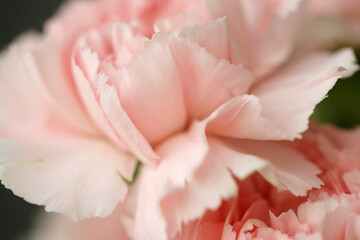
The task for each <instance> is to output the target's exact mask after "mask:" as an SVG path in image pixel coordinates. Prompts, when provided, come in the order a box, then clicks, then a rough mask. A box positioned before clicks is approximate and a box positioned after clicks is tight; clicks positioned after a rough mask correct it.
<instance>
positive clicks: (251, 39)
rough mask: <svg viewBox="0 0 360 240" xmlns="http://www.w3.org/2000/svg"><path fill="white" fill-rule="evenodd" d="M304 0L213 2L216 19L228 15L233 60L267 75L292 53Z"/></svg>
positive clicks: (212, 0) (222, 0)
mask: <svg viewBox="0 0 360 240" xmlns="http://www.w3.org/2000/svg"><path fill="white" fill-rule="evenodd" d="M303 2H304V1H301V0H300V1H298V0H297V1H286V0H285V1H267V0H254V1H245V0H209V1H208V6H209V9H210V12H211V13H212V14H213V16H214V17H223V16H225V17H226V18H227V21H228V25H229V31H230V36H231V57H232V61H233V62H234V63H242V64H244V65H245V67H246V68H249V69H250V70H251V71H252V72H254V74H255V76H256V77H258V76H263V75H265V74H267V73H269V72H271V70H274V69H275V68H276V67H278V66H279V65H281V64H282V63H283V62H284V61H285V60H286V59H287V58H288V57H289V55H290V54H291V52H292V48H293V46H294V44H295V40H296V36H297V31H298V30H299V26H300V23H301V20H302V17H303V15H304V6H303V5H304V4H302V3H303Z"/></svg>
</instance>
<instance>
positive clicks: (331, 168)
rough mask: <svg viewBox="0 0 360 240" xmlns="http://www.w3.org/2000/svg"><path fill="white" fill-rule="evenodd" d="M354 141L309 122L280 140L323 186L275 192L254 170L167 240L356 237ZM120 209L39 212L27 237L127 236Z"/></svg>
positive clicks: (359, 224)
mask: <svg viewBox="0 0 360 240" xmlns="http://www.w3.org/2000/svg"><path fill="white" fill-rule="evenodd" d="M359 141H360V129H358V130H352V131H344V130H339V129H335V128H333V127H329V126H324V127H319V126H316V125H312V126H311V129H310V130H308V131H307V132H306V133H305V134H304V138H303V139H302V140H296V141H295V142H294V143H284V144H285V146H286V148H290V149H294V150H297V151H298V152H299V154H303V156H305V157H306V158H307V159H308V161H312V162H314V163H315V164H316V165H317V166H318V167H319V168H320V169H321V170H322V173H321V174H320V175H319V176H320V179H321V180H322V181H323V182H324V184H323V185H322V186H321V188H320V189H314V190H310V191H308V192H307V194H306V196H302V197H297V196H294V195H293V194H291V193H290V192H289V191H279V190H278V189H277V188H276V187H274V186H272V185H271V184H269V183H268V182H267V181H266V180H265V179H264V178H263V177H262V176H261V175H260V174H258V173H255V174H253V175H251V176H249V177H248V178H247V179H246V180H240V181H237V186H238V188H239V191H238V193H237V194H236V196H234V197H233V198H230V199H228V200H225V201H222V203H221V205H220V206H219V207H218V208H216V209H214V210H208V211H206V213H205V214H204V215H203V216H201V217H200V218H198V219H195V220H193V221H191V222H189V223H187V224H184V225H182V231H181V232H180V233H178V234H177V236H175V237H174V238H169V239H176V240H184V239H186V240H192V239H194V240H195V239H196V240H202V239H206V240H212V239H214V240H215V239H223V240H242V239H269V240H279V239H283V240H290V239H291V240H315V239H318V240H321V239H334V240H336V239H339V240H341V239H359V238H360V232H359V229H360V188H359V186H360V184H359V183H360V174H359V173H360V165H359V162H360V161H359V158H360V148H359V144H358V143H359ZM350 176H351V178H350ZM349 180H351V181H349ZM121 211H122V210H121V209H117V210H116V211H115V213H114V214H113V215H112V216H111V217H108V218H106V219H104V220H100V219H94V220H86V221H84V222H81V223H72V222H71V221H68V220H66V219H64V218H63V217H59V216H55V215H54V216H44V217H43V218H42V224H41V225H39V226H38V227H36V228H35V231H33V233H32V235H31V236H32V237H33V238H30V239H34V240H35V239H36V240H40V239H49V238H50V237H49V236H51V239H59V240H60V239H65V238H66V239H71V240H85V239H86V240H88V239H92V238H91V237H93V238H94V239H98V238H100V237H101V238H102V239H105V240H111V239H126V237H125V236H131V234H133V233H131V216H129V215H126V213H125V212H121ZM116 216H117V217H116ZM121 219H122V221H121ZM126 234H130V235H126ZM96 236H98V237H96Z"/></svg>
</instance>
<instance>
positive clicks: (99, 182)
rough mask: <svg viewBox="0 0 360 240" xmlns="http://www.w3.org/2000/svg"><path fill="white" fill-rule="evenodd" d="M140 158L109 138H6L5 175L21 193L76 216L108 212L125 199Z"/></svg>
mask: <svg viewBox="0 0 360 240" xmlns="http://www.w3.org/2000/svg"><path fill="white" fill-rule="evenodd" d="M135 165H136V160H135V159H134V158H133V157H131V156H129V155H126V154H123V153H121V152H119V151H117V150H116V149H115V148H113V147H112V146H111V145H110V144H108V143H106V142H104V141H103V140H96V139H94V140H89V139H76V138H71V139H63V140H61V141H60V140H59V141H58V142H48V143H43V144H31V143H21V142H16V141H10V140H1V141H0V178H1V179H2V183H3V184H4V185H5V186H6V187H7V188H10V189H11V190H12V191H13V192H14V193H15V194H16V195H18V196H21V197H24V198H25V200H27V201H29V202H31V203H34V204H39V205H45V206H46V207H45V209H46V210H47V211H55V212H58V213H62V214H64V215H67V216H68V217H70V218H72V219H74V220H81V219H84V218H88V217H105V216H108V215H110V214H111V213H112V211H113V210H114V209H115V207H116V206H117V204H118V203H119V202H120V201H123V200H124V198H125V196H126V193H127V191H128V187H127V185H126V183H125V182H124V180H123V179H122V178H124V179H128V180H131V179H132V175H133V172H134V169H135Z"/></svg>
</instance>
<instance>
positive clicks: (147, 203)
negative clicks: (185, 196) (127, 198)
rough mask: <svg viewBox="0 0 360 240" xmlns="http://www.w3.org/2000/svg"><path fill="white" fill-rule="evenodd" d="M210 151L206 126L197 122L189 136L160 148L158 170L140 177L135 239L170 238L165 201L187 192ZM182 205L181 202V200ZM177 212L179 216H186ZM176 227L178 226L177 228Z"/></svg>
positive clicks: (157, 239)
mask: <svg viewBox="0 0 360 240" xmlns="http://www.w3.org/2000/svg"><path fill="white" fill-rule="evenodd" d="M207 152H208V143H207V141H206V137H205V130H204V125H203V124H201V123H195V124H193V126H192V127H191V128H190V130H189V131H188V132H187V133H185V134H178V135H176V136H174V137H173V138H171V139H169V140H168V141H166V142H165V143H164V145H162V146H160V147H159V149H158V151H157V153H158V154H159V155H160V156H161V157H162V161H161V162H160V163H159V165H158V167H157V168H156V169H150V168H146V169H145V168H144V169H143V171H142V172H141V175H140V177H139V184H140V185H139V186H140V188H139V191H140V192H141V195H139V199H138V209H137V212H136V219H135V231H134V232H135V239H154V240H162V239H167V232H166V221H165V219H164V215H163V212H162V209H161V200H162V198H163V197H164V196H166V195H167V194H169V193H171V192H175V191H177V190H181V189H183V188H184V187H185V186H186V185H187V182H188V181H191V179H192V176H193V173H194V172H195V171H196V169H197V168H198V167H199V166H200V165H201V164H202V162H203V161H204V159H205V156H206V154H207ZM177 201H179V202H181V199H177ZM176 207H177V206H176V205H173V209H172V210H175V213H177V214H186V213H181V212H179V211H177V208H176ZM175 227H176V226H175Z"/></svg>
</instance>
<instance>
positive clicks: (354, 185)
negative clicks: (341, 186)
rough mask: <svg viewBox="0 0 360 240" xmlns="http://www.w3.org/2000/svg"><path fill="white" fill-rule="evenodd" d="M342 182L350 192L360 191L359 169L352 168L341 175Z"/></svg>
mask: <svg viewBox="0 0 360 240" xmlns="http://www.w3.org/2000/svg"><path fill="white" fill-rule="evenodd" d="M343 179H344V182H345V184H346V186H347V187H348V189H349V190H350V192H354V193H355V192H360V170H359V169H353V170H351V171H350V172H346V173H345V174H344V175H343Z"/></svg>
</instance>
